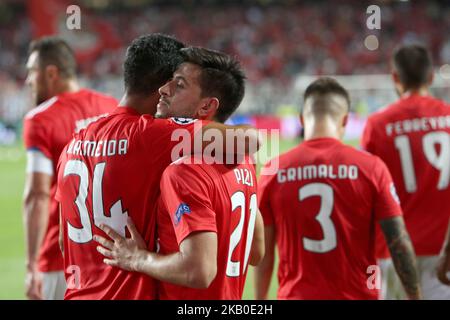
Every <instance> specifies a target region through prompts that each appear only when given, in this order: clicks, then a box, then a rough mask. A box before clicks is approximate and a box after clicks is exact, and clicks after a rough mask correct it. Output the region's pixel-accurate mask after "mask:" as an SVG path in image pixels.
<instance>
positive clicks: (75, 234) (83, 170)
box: [64, 160, 128, 243]
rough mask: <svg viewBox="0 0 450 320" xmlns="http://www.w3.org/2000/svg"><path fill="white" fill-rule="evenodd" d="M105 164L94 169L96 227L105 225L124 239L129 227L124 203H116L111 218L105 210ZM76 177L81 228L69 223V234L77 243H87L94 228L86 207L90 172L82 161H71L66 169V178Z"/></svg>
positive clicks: (111, 211) (99, 164)
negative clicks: (78, 180) (103, 188)
mask: <svg viewBox="0 0 450 320" xmlns="http://www.w3.org/2000/svg"><path fill="white" fill-rule="evenodd" d="M105 166H106V163H105V162H101V163H98V164H97V165H96V166H95V169H94V179H93V186H92V205H93V216H94V223H95V225H96V226H99V225H100V224H105V225H108V226H110V227H111V228H113V229H114V230H115V231H116V232H118V233H119V234H120V235H122V236H123V237H124V236H125V227H126V225H127V218H128V213H127V212H126V211H125V212H123V210H122V201H121V200H118V201H116V203H114V204H113V205H112V207H111V210H110V214H111V216H110V217H107V216H105V214H104V210H103V192H102V184H103V173H104V172H105ZM69 175H76V176H78V177H79V178H80V185H79V187H78V195H77V198H76V199H75V204H76V206H77V208H78V213H79V215H80V221H81V225H82V227H81V228H76V227H74V226H72V225H71V224H70V222H69V221H67V234H68V236H69V239H70V240H72V241H74V242H76V243H86V242H89V241H91V240H92V226H91V219H90V217H89V211H88V208H87V206H86V198H87V196H88V189H89V171H88V168H87V166H86V164H85V163H84V162H83V161H80V160H69V161H68V162H67V164H66V166H65V167H64V177H67V176H69Z"/></svg>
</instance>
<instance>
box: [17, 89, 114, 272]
mask: <svg viewBox="0 0 450 320" xmlns="http://www.w3.org/2000/svg"><path fill="white" fill-rule="evenodd" d="M116 106H117V101H116V99H114V98H112V97H109V96H106V95H103V94H100V93H97V92H94V91H91V90H86V89H82V90H79V91H77V92H74V93H63V94H60V95H57V96H55V97H53V98H51V99H49V100H47V101H46V102H44V103H42V104H41V105H39V106H38V107H36V108H34V109H32V110H31V111H30V112H28V113H27V115H26V116H25V119H24V129H23V130H24V131H23V140H24V143H25V147H26V149H27V150H38V151H40V152H41V153H42V154H44V155H45V157H46V158H48V160H49V161H51V166H52V169H51V170H50V171H51V172H52V173H53V180H52V184H51V190H50V199H51V200H50V212H49V215H50V216H49V220H48V227H47V231H46V233H45V236H44V239H43V245H42V247H41V250H40V254H39V270H40V271H41V272H50V271H58V270H63V261H62V256H61V250H60V249H59V245H58V234H59V211H58V203H57V202H56V201H55V199H54V197H55V191H56V166H57V164H58V159H59V156H60V154H61V151H62V150H63V148H64V146H65V145H66V144H67V143H68V142H69V141H70V139H71V138H72V135H73V134H74V133H75V132H77V131H79V130H80V129H82V128H84V127H86V126H87V125H88V124H89V123H90V122H92V121H94V120H96V119H97V118H98V117H101V116H105V115H106V114H108V113H110V112H112V111H113V110H114V108H115V107H116Z"/></svg>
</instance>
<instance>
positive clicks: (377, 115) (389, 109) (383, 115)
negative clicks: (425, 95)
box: [367, 100, 401, 124]
mask: <svg viewBox="0 0 450 320" xmlns="http://www.w3.org/2000/svg"><path fill="white" fill-rule="evenodd" d="M400 106H401V101H400V100H398V101H395V102H393V103H391V104H388V105H385V106H383V107H381V108H380V109H378V110H377V111H375V112H374V113H372V114H371V115H369V116H368V117H367V122H370V123H372V124H377V123H383V122H386V121H388V120H389V119H390V118H391V117H392V116H393V115H395V114H396V113H398V112H399V107H400Z"/></svg>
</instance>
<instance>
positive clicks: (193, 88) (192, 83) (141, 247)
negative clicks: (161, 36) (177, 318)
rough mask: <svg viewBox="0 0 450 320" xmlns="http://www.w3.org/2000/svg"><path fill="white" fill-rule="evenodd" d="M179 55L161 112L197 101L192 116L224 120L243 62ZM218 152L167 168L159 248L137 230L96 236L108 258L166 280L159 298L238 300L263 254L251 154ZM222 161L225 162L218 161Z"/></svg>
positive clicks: (197, 53)
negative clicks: (149, 244) (239, 160)
mask: <svg viewBox="0 0 450 320" xmlns="http://www.w3.org/2000/svg"><path fill="white" fill-rule="evenodd" d="M182 53H183V56H184V63H183V64H182V65H181V66H180V67H179V68H178V70H177V71H176V72H175V74H174V77H173V79H172V80H171V81H169V82H168V83H166V84H165V85H164V86H163V87H161V88H160V89H159V92H160V93H161V100H160V103H159V104H158V112H157V114H158V116H159V117H169V116H174V115H177V112H179V111H180V110H182V109H183V108H186V107H189V108H192V107H194V108H193V109H192V110H193V112H194V113H193V114H192V115H191V116H192V117H194V118H199V119H213V120H215V121H218V122H222V123H223V122H225V121H226V120H227V119H228V117H229V116H230V115H231V114H232V113H233V112H234V111H235V110H236V109H237V107H238V106H239V104H240V103H241V101H242V98H243V96H244V91H245V84H244V78H245V76H244V73H243V71H242V70H241V68H240V66H239V63H238V62H237V61H236V60H235V59H233V58H231V57H230V56H228V55H226V54H223V53H220V52H216V51H211V50H207V49H203V48H186V49H183V50H182ZM219 158H220V157H217V158H216V159H214V158H202V156H201V155H199V156H187V157H184V158H182V159H179V160H178V161H176V162H174V163H172V164H171V165H170V166H169V167H168V168H167V169H166V170H165V171H164V173H163V176H162V179H161V184H160V187H161V196H160V198H159V209H158V211H159V212H158V217H157V232H158V238H159V248H160V250H159V253H152V252H148V251H146V250H145V249H146V248H145V244H144V241H143V239H142V237H141V236H140V235H139V233H136V232H134V233H132V239H129V240H127V239H124V238H122V237H120V236H119V235H118V234H117V233H116V232H114V231H113V230H112V229H111V228H108V227H105V228H104V230H105V231H106V233H107V234H108V235H110V236H111V237H112V239H113V241H109V240H106V239H104V238H99V239H98V241H99V243H100V244H102V245H103V246H104V248H103V247H100V246H99V251H100V252H102V253H103V254H104V255H105V257H106V260H105V263H107V264H108V265H111V266H117V267H121V268H124V269H126V270H130V271H136V272H142V273H145V274H147V275H149V276H151V277H153V278H155V279H158V280H160V281H162V282H161V283H160V286H159V298H160V299H172V300H180V299H181V300H192V299H241V298H242V293H243V290H244V284H245V279H246V273H247V265H248V263H250V264H252V265H256V264H257V263H258V262H259V261H260V260H261V258H262V256H263V252H264V242H263V241H264V236H263V232H264V230H263V228H264V226H263V222H262V217H261V215H260V213H259V212H258V208H257V185H256V173H255V168H254V165H251V164H249V159H248V158H247V159H243V160H244V161H243V162H242V163H239V164H236V160H237V159H232V161H231V162H232V164H223V163H224V159H219ZM233 158H234V157H233ZM209 160H210V161H211V162H209V164H208V163H205V161H209ZM217 160H219V161H220V160H221V161H222V162H219V163H217V162H215V163H213V161H217ZM196 161H198V162H196ZM255 224H256V227H255ZM133 229H134V228H133V227H132V228H131V230H133ZM134 230H135V229H134ZM254 235H255V236H254ZM252 239H253V241H252Z"/></svg>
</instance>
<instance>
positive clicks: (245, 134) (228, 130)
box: [202, 122, 262, 155]
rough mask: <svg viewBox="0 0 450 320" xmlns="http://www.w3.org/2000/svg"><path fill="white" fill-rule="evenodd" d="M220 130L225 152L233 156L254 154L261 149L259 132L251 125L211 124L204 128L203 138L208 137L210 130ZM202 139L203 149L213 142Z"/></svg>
mask: <svg viewBox="0 0 450 320" xmlns="http://www.w3.org/2000/svg"><path fill="white" fill-rule="evenodd" d="M211 129H213V130H219V132H220V134H221V136H222V137H223V150H225V152H226V153H233V154H238V155H239V154H240V155H243V154H250V155H251V154H254V153H255V152H257V151H258V150H259V148H260V147H261V144H262V141H261V138H260V136H259V133H258V130H257V129H256V128H254V127H252V126H250V125H235V126H232V125H226V124H223V123H218V122H210V123H208V124H207V125H206V126H204V127H203V128H202V134H203V137H205V136H206V135H208V130H211ZM205 140H206V139H202V141H203V148H206V147H207V146H208V145H209V144H210V143H211V142H210V141H205ZM231 147H232V148H231Z"/></svg>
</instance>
